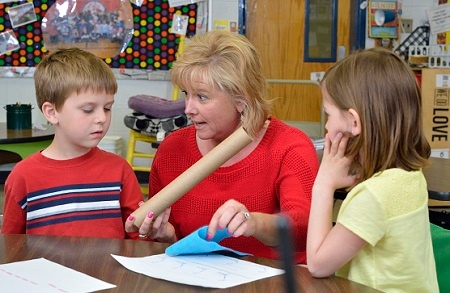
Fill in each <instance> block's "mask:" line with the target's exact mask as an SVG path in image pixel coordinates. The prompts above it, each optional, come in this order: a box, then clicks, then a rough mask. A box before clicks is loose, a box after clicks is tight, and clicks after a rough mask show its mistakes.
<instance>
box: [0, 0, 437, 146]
mask: <svg viewBox="0 0 450 293" xmlns="http://www.w3.org/2000/svg"><path fill="white" fill-rule="evenodd" d="M437 1H438V0H433V1H423V0H403V18H412V19H413V28H416V27H417V26H420V25H423V24H424V23H425V22H426V21H427V15H426V10H427V9H428V8H430V7H432V6H434V5H437ZM214 3H215V5H214V6H213V8H214V10H213V18H214V19H224V18H225V19H227V18H228V19H230V18H232V16H234V15H236V13H237V12H236V11H237V5H238V0H214ZM221 13H223V15H221ZM407 35H408V34H406V35H404V34H402V36H401V39H400V41H402V39H404V38H406V37H407ZM372 46H373V40H372V39H367V40H366V47H372ZM118 84H119V90H118V93H117V95H116V102H115V104H114V107H113V122H112V123H111V127H110V130H109V132H108V135H110V136H121V137H122V138H123V140H124V142H125V146H126V143H127V140H128V134H129V129H128V128H126V127H125V125H124V124H123V117H124V116H125V115H126V114H127V113H130V112H131V110H130V109H129V108H128V105H127V102H128V98H129V97H130V96H133V95H136V94H149V95H156V96H160V97H163V98H171V95H172V84H171V82H170V81H169V80H129V79H118ZM16 102H21V103H31V104H32V105H36V102H35V97H34V81H33V79H32V78H30V77H20V78H13V77H3V78H0V122H6V110H5V109H4V108H3V107H4V106H5V105H7V104H13V103H16ZM32 119H33V122H35V121H39V122H41V123H45V119H44V117H43V116H42V114H41V113H40V111H39V110H38V109H36V107H35V108H34V109H33V112H32Z"/></svg>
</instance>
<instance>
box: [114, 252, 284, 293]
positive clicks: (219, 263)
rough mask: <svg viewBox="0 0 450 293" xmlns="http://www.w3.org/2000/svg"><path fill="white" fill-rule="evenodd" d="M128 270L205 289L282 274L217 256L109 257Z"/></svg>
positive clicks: (270, 269) (241, 261) (268, 268)
mask: <svg viewBox="0 0 450 293" xmlns="http://www.w3.org/2000/svg"><path fill="white" fill-rule="evenodd" d="M111 256H112V257H114V258H115V259H116V260H117V261H118V262H119V263H120V264H122V265H123V266H124V267H126V268H127V269H129V270H131V271H133V272H136V273H140V274H143V275H147V276H149V277H152V278H156V279H163V280H167V281H171V282H175V283H181V284H186V285H193V286H200V287H207V288H221V289H223V288H229V287H233V286H237V285H241V284H245V283H249V282H253V281H257V280H260V279H264V278H269V277H272V276H276V275H281V274H284V271H283V270H280V269H275V268H272V267H269V266H264V265H260V264H257V263H253V262H249V261H244V260H241V259H237V258H233V257H228V256H223V255H219V254H200V255H183V256H168V255H166V254H165V253H162V254H157V255H152V256H146V257H124V256H118V255H113V254H111Z"/></svg>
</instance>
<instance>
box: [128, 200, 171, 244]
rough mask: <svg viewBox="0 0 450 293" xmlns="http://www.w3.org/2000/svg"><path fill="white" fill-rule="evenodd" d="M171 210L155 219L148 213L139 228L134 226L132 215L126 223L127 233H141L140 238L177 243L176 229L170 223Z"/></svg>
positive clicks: (151, 213)
mask: <svg viewBox="0 0 450 293" xmlns="http://www.w3.org/2000/svg"><path fill="white" fill-rule="evenodd" d="M169 216H170V208H167V209H166V210H165V211H164V212H163V213H162V214H160V215H159V216H157V217H156V218H155V219H154V214H153V212H150V213H148V215H147V217H145V218H144V220H143V221H142V224H141V226H140V227H139V228H138V227H137V226H136V225H134V216H133V215H130V216H129V217H128V219H127V220H126V222H125V231H126V232H136V231H139V237H141V238H150V239H154V240H156V241H159V242H168V243H174V242H176V240H177V239H176V236H175V228H174V227H173V226H172V224H170V223H169Z"/></svg>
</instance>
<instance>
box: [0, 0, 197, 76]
mask: <svg viewBox="0 0 450 293" xmlns="http://www.w3.org/2000/svg"><path fill="white" fill-rule="evenodd" d="M95 1H96V0H90V1H89V2H95ZM103 1H111V0H103ZM28 2H32V3H33V4H34V6H35V9H34V10H35V13H36V18H37V20H36V21H34V22H31V23H28V24H25V25H23V26H20V27H16V28H13V27H12V25H11V21H10V19H9V14H8V13H7V10H8V9H9V8H11V7H15V6H17V5H21V4H24V3H27V1H19V2H10V3H3V4H0V32H4V31H7V30H12V31H13V32H14V34H15V36H16V38H17V40H18V41H19V48H18V49H16V50H14V51H11V52H8V53H6V54H3V55H1V56H0V67H35V66H36V65H37V64H38V63H39V62H40V61H41V60H42V58H43V57H44V56H45V55H46V54H47V53H48V50H47V49H46V48H45V45H44V41H43V36H42V31H41V21H42V19H43V18H44V17H45V14H46V12H47V11H48V9H49V8H50V7H51V6H52V5H53V4H55V2H56V1H55V0H35V1H28ZM131 5H132V9H133V23H134V32H133V36H132V38H131V40H130V42H129V43H128V47H127V48H126V49H125V50H124V51H123V52H122V53H121V54H120V55H118V56H116V57H114V58H105V62H106V63H107V64H108V65H109V66H110V67H111V68H124V69H146V70H168V69H170V67H171V64H172V62H173V61H174V60H175V54H176V50H177V47H178V43H179V41H180V38H179V35H175V34H171V33H169V29H170V27H171V25H172V18H173V15H174V14H182V15H187V16H189V21H188V26H187V32H186V36H188V37H189V36H192V35H194V34H195V30H196V24H195V23H196V13H197V4H189V5H185V6H179V7H170V6H169V1H168V0H144V1H143V3H142V5H141V6H136V5H135V4H131Z"/></svg>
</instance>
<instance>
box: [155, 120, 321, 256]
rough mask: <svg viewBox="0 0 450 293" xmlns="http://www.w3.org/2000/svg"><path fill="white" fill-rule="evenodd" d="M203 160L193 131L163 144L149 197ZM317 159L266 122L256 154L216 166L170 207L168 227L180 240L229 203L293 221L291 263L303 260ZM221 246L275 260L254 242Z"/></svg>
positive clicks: (286, 129)
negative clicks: (264, 132) (171, 227)
mask: <svg viewBox="0 0 450 293" xmlns="http://www.w3.org/2000/svg"><path fill="white" fill-rule="evenodd" d="M201 157H202V155H201V153H200V151H199V150H198V147H197V144H196V140H195V128H194V127H193V126H190V127H186V128H182V129H180V130H177V131H175V132H173V133H172V134H170V135H169V136H168V137H166V138H165V139H164V141H163V142H162V143H161V145H160V146H159V148H158V151H157V152H156V156H155V158H154V161H153V164H152V171H151V172H150V197H151V196H153V195H154V194H156V193H157V192H159V191H160V190H161V189H162V188H163V187H165V186H166V185H168V184H169V183H170V182H171V181H172V180H174V179H175V178H176V177H177V176H178V175H180V174H181V173H183V172H184V171H185V170H186V169H188V168H189V167H190V166H191V165H193V164H194V163H195V162H197V161H198V160H199V159H200V158H201ZM318 168H319V160H318V157H317V154H316V151H315V149H314V146H313V144H312V142H311V140H310V138H309V137H308V136H307V135H306V134H305V133H303V132H301V131H300V130H298V129H296V128H293V127H290V126H288V125H286V124H284V123H282V122H281V121H280V120H277V119H275V118H272V119H271V123H270V124H269V128H268V129H267V132H266V134H265V136H264V138H263V139H262V141H261V142H260V143H259V145H258V146H257V147H256V149H255V150H254V151H253V152H252V153H251V154H250V155H248V156H247V157H246V158H244V159H243V160H242V161H240V162H238V163H236V164H234V165H232V166H228V167H220V168H219V169H218V170H216V171H215V172H213V173H212V174H211V175H209V176H208V177H206V178H205V179H204V180H203V181H201V182H200V183H199V184H198V185H197V186H195V187H194V188H193V189H192V190H191V191H189V192H188V193H187V194H185V195H184V196H183V197H182V198H181V199H179V200H178V201H176V202H175V203H174V204H173V205H172V212H171V215H170V219H169V221H170V223H172V224H173V225H174V227H175V231H176V234H177V237H178V239H181V238H183V237H185V236H187V235H189V234H190V233H192V232H193V231H195V230H196V229H198V228H200V227H201V226H204V225H208V224H209V222H210V220H211V217H212V216H213V214H214V212H215V211H216V210H217V208H219V207H220V206H221V205H222V204H223V203H225V202H226V201H227V200H228V199H235V200H237V201H239V202H241V203H242V204H244V205H245V206H246V207H247V208H248V210H249V211H250V212H263V213H268V214H275V213H284V214H287V215H288V216H289V217H290V218H291V219H292V220H293V223H294V224H293V238H294V240H295V250H296V261H297V262H298V263H305V261H306V232H307V226H308V217H309V210H310V204H311V189H312V186H313V183H314V179H315V177H316V174H317V171H318ZM220 244H221V245H224V246H226V247H229V248H232V249H235V250H238V251H242V252H247V253H251V254H253V255H256V256H260V257H266V258H271V259H277V258H278V253H277V251H276V249H274V248H271V247H268V246H266V245H265V244H263V243H262V242H260V241H258V240H257V239H256V238H254V237H238V238H227V239H225V240H223V241H222V242H221V243H220Z"/></svg>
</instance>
